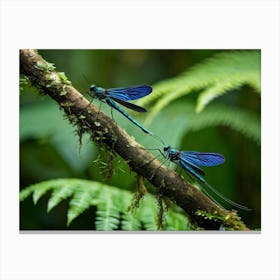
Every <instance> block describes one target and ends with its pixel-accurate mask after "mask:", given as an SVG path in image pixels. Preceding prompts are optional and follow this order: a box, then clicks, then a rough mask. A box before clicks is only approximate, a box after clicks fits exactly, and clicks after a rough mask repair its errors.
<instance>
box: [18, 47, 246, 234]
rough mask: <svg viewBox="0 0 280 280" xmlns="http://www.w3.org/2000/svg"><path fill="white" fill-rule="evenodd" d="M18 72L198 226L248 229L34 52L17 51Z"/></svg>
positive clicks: (80, 127)
mask: <svg viewBox="0 0 280 280" xmlns="http://www.w3.org/2000/svg"><path fill="white" fill-rule="evenodd" d="M20 72H21V73H22V74H24V75H26V76H27V77H28V78H29V79H30V80H31V82H32V83H33V84H34V85H35V86H36V87H38V88H39V89H40V90H41V91H42V92H44V93H46V94H48V95H49V96H50V97H51V98H53V99H54V100H56V101H57V103H58V104H59V106H60V107H61V108H63V110H64V112H65V113H66V115H67V117H68V119H69V121H70V122H71V123H72V124H74V125H76V126H77V128H78V132H79V135H80V136H81V135H82V134H83V133H85V132H86V133H89V134H90V135H91V137H92V140H93V141H95V142H97V143H99V144H103V145H104V144H105V145H106V146H107V147H108V149H110V150H113V151H115V152H116V153H117V154H119V155H120V156H121V157H122V158H123V159H124V160H126V161H127V162H128V164H129V166H130V168H131V169H132V170H134V171H135V172H136V173H138V174H139V175H141V176H143V177H145V178H146V179H147V180H148V181H150V182H151V183H152V184H153V185H154V186H155V187H156V188H158V189H160V191H161V192H162V193H163V195H165V196H167V197H168V198H170V199H171V200H173V201H175V202H176V204H177V205H179V206H180V207H181V208H182V209H183V210H184V211H185V212H186V213H187V214H188V216H189V217H190V218H191V219H192V221H193V222H195V223H196V224H197V225H198V226H200V227H203V228H205V229H219V227H220V226H221V225H222V224H223V225H224V226H226V227H229V228H230V229H235V230H248V228H247V227H246V225H245V224H244V223H243V222H242V221H241V219H240V217H239V216H238V215H237V214H236V212H235V211H232V212H231V211H227V210H225V209H222V208H221V207H219V206H218V205H216V204H215V203H214V202H213V201H212V200H210V199H209V198H208V197H207V196H206V195H204V194H203V193H202V192H200V191H199V190H197V189H196V188H195V187H193V186H192V185H190V184H189V183H188V182H186V181H185V180H184V179H183V178H182V177H180V176H178V175H177V174H176V173H174V172H173V171H172V170H169V169H167V168H166V167H165V166H164V165H162V163H161V162H160V161H158V160H157V159H155V158H154V156H153V155H152V154H150V153H149V152H148V151H147V150H145V149H144V148H143V147H142V146H141V145H140V144H138V143H137V142H136V141H134V140H133V139H132V138H131V137H130V136H129V135H128V134H127V133H126V132H125V131H124V130H123V129H122V128H121V127H119V126H118V125H117V124H116V123H115V122H114V121H113V120H112V119H111V118H109V117H108V116H106V115H105V114H103V113H102V112H100V111H99V109H98V108H97V107H95V106H94V105H92V104H89V101H88V100H87V99H86V98H85V97H84V96H83V95H82V94H81V93H79V92H78V91H77V90H76V89H75V88H74V87H72V86H71V84H69V82H67V79H66V77H65V76H63V75H62V74H61V73H58V72H56V71H55V70H54V67H53V66H52V64H50V63H47V62H46V61H45V60H44V59H43V58H42V57H41V56H40V55H39V54H38V52H37V51H34V50H29V49H27V50H20ZM97 114H98V119H97Z"/></svg>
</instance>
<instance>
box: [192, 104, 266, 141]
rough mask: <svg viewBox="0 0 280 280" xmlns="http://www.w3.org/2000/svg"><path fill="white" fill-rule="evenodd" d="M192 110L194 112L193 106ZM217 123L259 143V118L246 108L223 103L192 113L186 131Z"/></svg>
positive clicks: (212, 125)
mask: <svg viewBox="0 0 280 280" xmlns="http://www.w3.org/2000/svg"><path fill="white" fill-rule="evenodd" d="M192 110H193V112H194V108H193V109H192ZM218 125H224V126H227V127H230V128H231V129H233V130H235V131H238V132H239V133H241V134H243V135H244V136H245V137H247V138H249V139H252V140H253V141H255V142H256V143H257V144H258V145H260V142H261V122H260V118H259V117H258V116H257V115H255V114H253V113H250V112H248V111H246V110H243V109H240V108H232V107H229V106H225V105H223V104H215V105H211V106H209V107H207V108H206V109H205V110H204V111H203V112H202V113H201V114H198V115H197V114H195V113H193V115H192V117H191V119H190V121H189V126H188V128H187V129H186V131H198V130H201V129H204V128H207V127H214V126H218Z"/></svg>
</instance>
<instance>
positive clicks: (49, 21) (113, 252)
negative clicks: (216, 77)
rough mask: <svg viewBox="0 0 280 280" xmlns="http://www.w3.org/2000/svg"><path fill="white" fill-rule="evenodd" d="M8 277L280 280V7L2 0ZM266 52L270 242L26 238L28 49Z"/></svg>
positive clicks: (265, 224)
mask: <svg viewBox="0 0 280 280" xmlns="http://www.w3.org/2000/svg"><path fill="white" fill-rule="evenodd" d="M0 26H1V60H0V61H1V84H0V86H1V102H0V105H1V111H0V113H1V153H0V155H1V176H0V179H1V193H0V199H1V201H0V214H1V224H0V228H1V239H0V248H1V249H0V254H1V255H0V256H1V259H0V260H1V267H0V276H1V279H29V280H32V279H36V280H37V279H254V280H257V279H279V278H280V271H279V264H280V259H279V248H280V246H279V236H280V232H279V221H280V217H279V186H280V184H279V183H280V182H279V155H280V153H279V143H280V139H279V128H280V126H279V92H280V91H279V89H280V88H279V77H280V75H279V74H280V73H279V61H280V60H279V50H280V45H279V34H280V30H279V2H278V1H212V0H209V1H149V2H148V1H142V2H137V1H131V2H128V1H127V2H125V1H123V2H121V1H103V2H98V1H72V2H71V1H70V2H66V1H60V2H59V1H30V2H29V1H23V0H22V1H13V0H11V1H2V2H1V24H0ZM25 47H26V48H77V49H79V48H89V49H96V48H121V49H122V48H175V49H177V48H182V49H192V48H219V49H221V48H231V49H236V48H258V49H259V48H261V49H262V233H261V234H255V235H252V234H235V235H222V234H194V235H190V234H188V235H184V234H180V235H168V234H164V235H158V234H157V235H153V234H148V235H147V234H142V235H141V234H133V235H129V234H119V235H118V234H113V235H109V234H93V235H89V234H80V235H78V234H44V233H42V234H19V230H18V219H19V211H18V210H19V209H18V175H19V174H18V61H19V60H18V50H19V49H20V48H25Z"/></svg>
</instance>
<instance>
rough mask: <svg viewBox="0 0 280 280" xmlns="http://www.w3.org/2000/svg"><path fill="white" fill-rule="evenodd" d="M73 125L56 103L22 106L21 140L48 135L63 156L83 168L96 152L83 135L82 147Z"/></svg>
mask: <svg viewBox="0 0 280 280" xmlns="http://www.w3.org/2000/svg"><path fill="white" fill-rule="evenodd" d="M73 130H74V129H73V126H72V125H71V124H70V123H69V122H68V121H67V120H66V119H64V118H63V115H62V113H61V112H60V111H59V110H58V108H57V106H55V104H54V103H51V102H44V103H40V104H37V105H36V106H35V105H34V106H31V107H29V106H24V107H22V108H21V110H20V140H21V141H24V140H26V139H28V138H35V139H44V138H45V139H46V138H48V139H49V140H50V142H51V143H52V144H53V145H54V146H55V148H56V149H57V151H58V152H59V153H60V155H61V156H62V157H63V159H64V160H65V161H66V162H67V163H68V164H69V165H71V167H72V168H73V169H74V170H76V171H82V170H83V169H84V168H85V167H87V166H88V164H89V163H90V162H91V161H92V159H93V158H94V155H95V150H94V148H93V145H91V144H90V143H89V141H87V140H88V139H89V135H85V136H84V139H83V140H84V141H83V145H82V148H81V150H80V151H79V144H78V141H79V140H78V137H77V136H76V137H75V136H74V135H73Z"/></svg>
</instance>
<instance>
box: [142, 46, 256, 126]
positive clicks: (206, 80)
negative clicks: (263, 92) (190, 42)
mask: <svg viewBox="0 0 280 280" xmlns="http://www.w3.org/2000/svg"><path fill="white" fill-rule="evenodd" d="M243 85H249V86H251V87H252V88H254V89H255V91H256V92H258V93H259V92H260V88H261V85H260V51H257V50H252V51H235V52H227V53H219V54H217V55H215V56H214V57H212V58H210V59H208V60H206V61H204V62H202V63H200V64H198V65H196V66H194V67H193V68H191V69H190V70H189V71H186V72H185V73H183V74H182V75H180V76H178V77H175V78H172V79H168V80H165V81H162V82H160V83H158V84H156V85H154V87H153V94H151V95H149V96H147V97H145V98H143V99H141V100H139V102H138V103H137V104H139V105H141V106H144V105H146V104H150V103H153V102H155V101H157V102H156V104H155V105H153V106H152V107H151V109H150V113H149V116H148V118H149V121H148V123H150V122H151V120H152V119H153V118H154V117H155V116H156V114H157V113H158V112H160V111H161V110H162V109H163V108H164V107H165V106H166V105H168V104H170V103H171V102H172V101H173V100H175V99H177V98H180V97H182V96H184V95H187V94H189V93H191V92H193V91H200V94H199V97H198V101H197V105H196V112H201V111H202V110H203V109H204V108H205V106H206V105H207V104H209V103H210V101H212V100H213V99H215V98H217V97H219V96H221V95H223V94H226V93H228V92H229V91H231V90H236V89H239V88H240V87H241V86H243Z"/></svg>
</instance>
